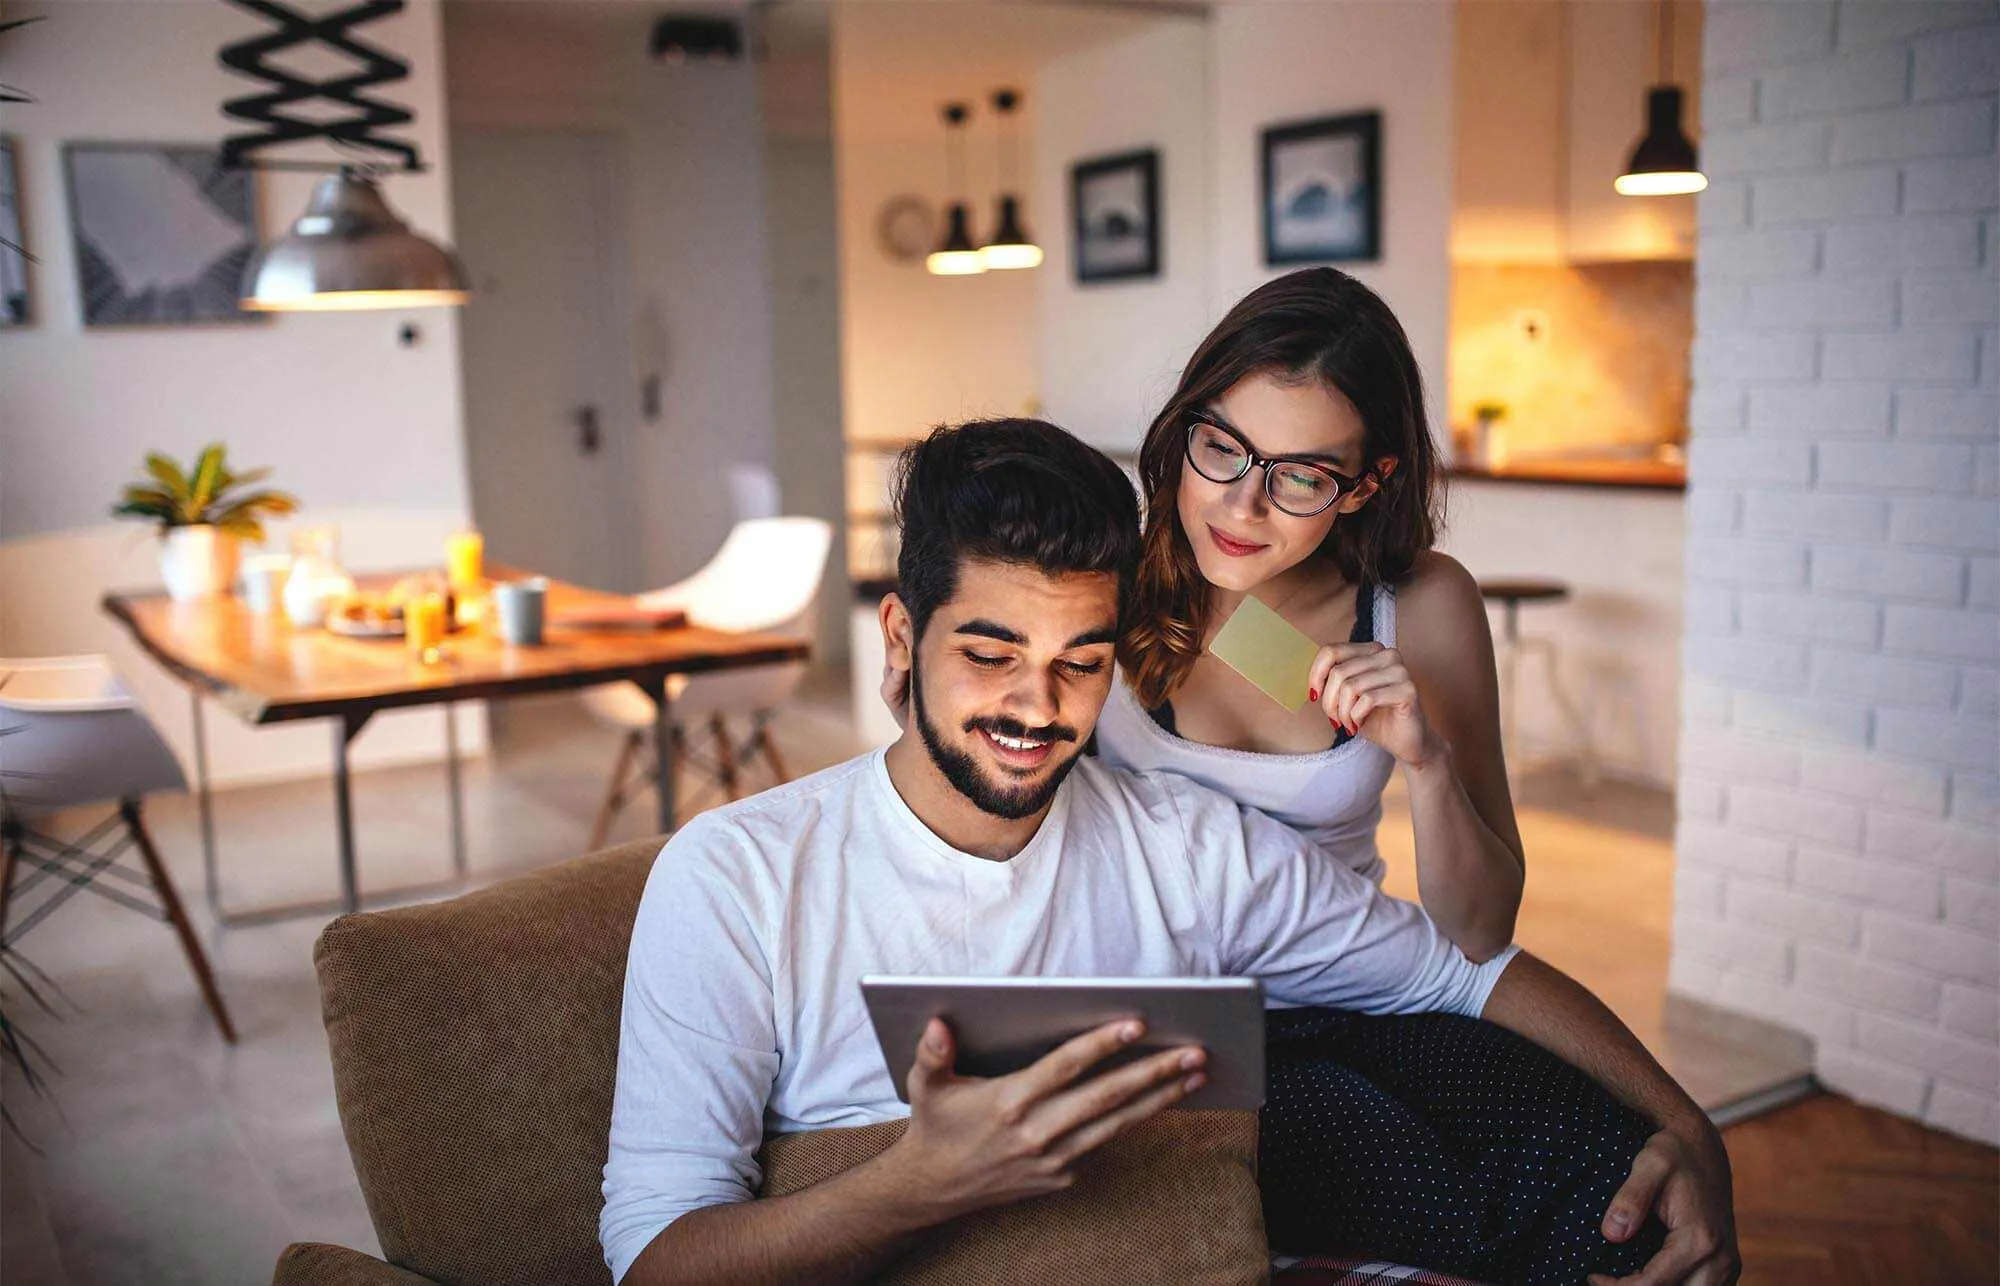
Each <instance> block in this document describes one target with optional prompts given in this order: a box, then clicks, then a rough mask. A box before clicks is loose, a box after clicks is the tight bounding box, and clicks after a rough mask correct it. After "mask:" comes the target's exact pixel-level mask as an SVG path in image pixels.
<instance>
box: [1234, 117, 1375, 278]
mask: <svg viewBox="0 0 2000 1286" xmlns="http://www.w3.org/2000/svg"><path fill="white" fill-rule="evenodd" d="M1262 153H1263V164H1262V167H1261V169H1260V172H1259V178H1260V182H1261V185H1262V198H1263V213H1264V218H1263V226H1264V263H1265V265H1266V266H1267V267H1273V268H1276V267H1282V266H1285V265H1290V264H1308V263H1354V262H1370V261H1376V260H1380V259H1381V257H1382V113H1381V112H1379V111H1367V112H1350V113H1348V114H1346V115H1342V116H1324V117H1320V118H1318V119H1315V120H1309V121H1294V122H1291V123H1288V124H1283V125H1273V126H1271V127H1269V128H1268V129H1266V130H1264V132H1263V147H1262Z"/></svg>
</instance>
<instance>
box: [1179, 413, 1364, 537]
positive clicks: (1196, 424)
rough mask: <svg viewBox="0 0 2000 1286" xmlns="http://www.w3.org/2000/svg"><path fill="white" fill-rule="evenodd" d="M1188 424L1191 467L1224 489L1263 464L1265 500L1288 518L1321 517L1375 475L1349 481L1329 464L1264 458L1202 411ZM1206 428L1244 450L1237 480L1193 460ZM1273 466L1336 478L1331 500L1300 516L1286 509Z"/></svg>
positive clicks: (1187, 450) (1184, 446) (1186, 448)
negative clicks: (1274, 487) (1200, 432)
mask: <svg viewBox="0 0 2000 1286" xmlns="http://www.w3.org/2000/svg"><path fill="white" fill-rule="evenodd" d="M1187 422H1188V424H1187V438H1186V440H1185V441H1183V442H1182V444H1181V448H1182V452H1183V453H1184V454H1185V455H1186V456H1187V462H1188V467H1189V468H1191V469H1193V470H1194V471H1195V472H1196V473H1198V474H1200V475H1201V476H1202V477H1204V478H1207V479H1208V480H1209V481H1210V482H1215V483H1220V484H1222V485H1224V486H1228V485H1229V484H1231V483H1235V482H1240V481H1242V480H1243V478H1244V476H1245V475H1246V474H1248V473H1249V472H1250V471H1251V470H1252V469H1255V468H1256V467H1258V466H1259V465H1262V466H1264V498H1265V499H1266V500H1269V501H1270V502H1271V507H1272V508H1273V509H1276V510H1277V511H1278V512H1279V513H1281V514H1285V515H1287V516H1289V517H1293V518H1317V517H1319V516H1320V515H1321V514H1323V513H1325V512H1326V511H1327V510H1329V509H1331V508H1333V507H1334V506H1335V505H1337V504H1339V503H1340V501H1341V498H1342V497H1343V496H1348V495H1352V494H1353V493H1354V492H1356V491H1358V490H1360V488H1361V483H1362V480H1363V479H1365V478H1366V477H1368V475H1369V474H1371V473H1374V472H1375V470H1373V469H1364V470H1362V471H1361V473H1360V474H1359V475H1357V476H1355V477H1351V478H1350V477H1349V476H1347V475H1346V474H1344V473H1339V472H1336V471H1335V470H1333V469H1330V468H1328V467H1327V466H1326V465H1323V464H1321V463H1320V462H1319V461H1317V460H1301V459H1299V458H1298V457H1296V456H1287V455H1261V454H1259V453H1258V451H1257V448H1256V447H1253V446H1251V445H1250V443H1249V442H1248V441H1247V440H1246V439H1245V438H1244V436H1243V435H1242V434H1241V433H1238V432H1237V431H1236V430H1235V429H1232V428H1230V427H1229V426H1228V425H1227V424H1224V423H1222V422H1221V421H1220V420H1216V419H1212V418H1210V417H1209V416H1206V415H1203V414H1202V413H1201V412H1199V411H1189V412H1188V413H1187ZM1203 425H1207V426H1208V427H1209V428H1211V429H1214V430H1215V431H1216V432H1218V433H1221V434H1223V435H1224V436H1226V437H1227V438H1228V439H1229V440H1230V441H1232V442H1234V443H1235V444H1236V445H1237V446H1239V447H1242V448H1243V458H1244V460H1245V461H1247V462H1248V463H1246V464H1245V465H1244V466H1243V467H1242V468H1241V469H1238V470H1237V471H1236V476H1235V477H1233V478H1218V477H1215V476H1213V475H1212V474H1209V473H1206V472H1204V471H1203V469H1202V467H1201V464H1200V463H1199V462H1198V461H1197V460H1196V459H1195V458H1194V433H1195V430H1196V429H1198V428H1200V427H1202V426H1203ZM1274 464H1289V465H1291V466H1293V467H1294V468H1299V469H1312V470H1314V471H1316V472H1319V473H1323V474H1325V475H1326V476H1327V477H1329V478H1332V479H1333V495H1332V497H1331V498H1329V499H1328V500H1327V502H1326V503H1325V504H1323V505H1321V506H1320V507H1319V508H1317V509H1314V510H1311V511H1309V512H1306V513H1300V512H1298V511H1297V510H1295V509H1287V508H1286V507H1285V506H1284V505H1283V504H1282V503H1281V502H1280V501H1279V500H1278V497H1277V494H1276V493H1275V492H1273V491H1272V490H1271V466H1272V465H1274Z"/></svg>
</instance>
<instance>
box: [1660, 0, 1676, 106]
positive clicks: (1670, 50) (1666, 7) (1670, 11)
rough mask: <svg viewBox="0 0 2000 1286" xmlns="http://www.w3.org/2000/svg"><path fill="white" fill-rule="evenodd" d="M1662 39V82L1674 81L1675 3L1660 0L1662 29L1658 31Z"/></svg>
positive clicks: (1669, 82)
mask: <svg viewBox="0 0 2000 1286" xmlns="http://www.w3.org/2000/svg"><path fill="white" fill-rule="evenodd" d="M1656 34H1657V35H1658V37H1659V41H1660V83H1661V84H1662V85H1671V84H1673V83H1674V3H1673V0H1660V29H1659V31H1658V32H1657V33H1656Z"/></svg>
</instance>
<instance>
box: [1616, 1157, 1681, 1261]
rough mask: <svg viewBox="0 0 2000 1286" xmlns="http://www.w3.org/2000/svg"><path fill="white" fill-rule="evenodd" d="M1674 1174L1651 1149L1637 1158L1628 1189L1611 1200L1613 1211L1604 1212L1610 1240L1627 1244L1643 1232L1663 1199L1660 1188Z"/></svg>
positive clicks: (1634, 1159)
mask: <svg viewBox="0 0 2000 1286" xmlns="http://www.w3.org/2000/svg"><path fill="white" fill-rule="evenodd" d="M1672 1170H1673V1167H1672V1166H1671V1165H1669V1164H1668V1162H1667V1160H1666V1159H1665V1158H1664V1157H1662V1156H1661V1155H1660V1154H1659V1153H1657V1152H1655V1151H1654V1150H1653V1149H1652V1148H1650V1147H1648V1148H1645V1149H1643V1150H1641V1151H1640V1153H1639V1155H1638V1156H1637V1157H1635V1158H1633V1160H1632V1173H1631V1174H1630V1175H1628V1176H1626V1179H1625V1183H1624V1185H1623V1186H1621V1187H1620V1188H1619V1189H1618V1192H1617V1195H1615V1196H1613V1197H1612V1198H1611V1205H1610V1208H1609V1209H1607V1210H1606V1211H1605V1212H1604V1225H1603V1231H1604V1235H1605V1237H1606V1238H1607V1239H1609V1240H1611V1241H1624V1240H1626V1239H1627V1238H1629V1237H1630V1236H1631V1235H1632V1234H1633V1233H1635V1232H1637V1231H1639V1226H1640V1225H1641V1224H1643V1223H1645V1222H1646V1216H1647V1215H1648V1214H1651V1213H1652V1210H1653V1205H1654V1203H1655V1202H1657V1201H1658V1200H1659V1199H1660V1188H1661V1187H1662V1186H1663V1185H1665V1183H1666V1181H1667V1175H1668V1174H1670V1173H1671V1172H1672Z"/></svg>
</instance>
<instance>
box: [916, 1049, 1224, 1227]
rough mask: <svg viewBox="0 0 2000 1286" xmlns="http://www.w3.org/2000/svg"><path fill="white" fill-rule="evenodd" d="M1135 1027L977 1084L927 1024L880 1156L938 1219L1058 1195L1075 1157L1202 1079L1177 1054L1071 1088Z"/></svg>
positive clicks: (1194, 1053)
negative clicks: (903, 1116)
mask: <svg viewBox="0 0 2000 1286" xmlns="http://www.w3.org/2000/svg"><path fill="white" fill-rule="evenodd" d="M1144 1031H1145V1027H1144V1026H1143V1024H1141V1023H1138V1022H1136V1021H1122V1022H1116V1023H1107V1024H1106V1025H1104V1026H1102V1027H1099V1028H1097V1029H1095V1030H1094V1031H1089V1032H1085V1033H1084V1034H1083V1035H1081V1036H1078V1037H1076V1038H1075V1039H1074V1040H1071V1041H1069V1042H1068V1043H1067V1044H1065V1045H1063V1046H1061V1047H1060V1048H1058V1049H1056V1050H1055V1051H1054V1052H1052V1053H1050V1054H1048V1055H1046V1056H1045V1057H1043V1058H1042V1059H1041V1061H1039V1062H1037V1063H1035V1064H1034V1065H1033V1066H1031V1067H1026V1068H1023V1069H1022V1070H1020V1071H1018V1072H1015V1073H1013V1074H1012V1075H1010V1076H998V1077H993V1078H991V1079H986V1078H980V1077H971V1076H959V1075H957V1074H956V1073H954V1072H953V1070H952V1066H953V1062H954V1060H955V1058H956V1051H955V1046H954V1043H953V1041H952V1036H951V1030H950V1029H949V1028H948V1027H946V1025H945V1024H944V1022H943V1020H941V1019H936V1018H934V1019H932V1020H931V1021H930V1023H929V1025H927V1026H926V1027H925V1028H924V1035H923V1039H922V1040H921V1041H920V1042H919V1043H918V1047H917V1059H916V1064H915V1066H913V1067H912V1068H911V1069H910V1079H909V1089H910V1125H909V1128H908V1129H907V1130H906V1131H905V1132H904V1134H903V1137H902V1138H901V1139H899V1140H897V1141H896V1144H895V1146H894V1147H892V1148H891V1149H890V1150H889V1151H888V1152H887V1153H884V1154H883V1157H882V1158H881V1159H882V1160H883V1161H884V1162H885V1163H888V1164H891V1165H893V1166H894V1167H895V1171H896V1173H897V1175H898V1179H899V1182H900V1183H902V1184H906V1185H907V1192H908V1195H909V1197H910V1199H911V1200H912V1201H916V1202H921V1203H924V1204H927V1205H930V1206H932V1207H934V1208H935V1209H936V1210H937V1211H938V1212H939V1214H940V1218H941V1219H943V1218H953V1217H956V1216H958V1215H961V1214H966V1213H969V1212H971V1211H974V1210H979V1209H983V1208H985V1207H987V1206H997V1205H1004V1204H1006V1203H1009V1202H1013V1201H1021V1200H1025V1199H1026V1198H1028V1197H1036V1196H1041V1195H1042V1194H1044V1193H1049V1192H1055V1191H1058V1190H1060V1189H1063V1188H1067V1187H1068V1186H1069V1185H1070V1184H1071V1183H1073V1182H1074V1181H1075V1175H1074V1171H1073V1169H1072V1167H1073V1166H1074V1165H1075V1163H1076V1161H1077V1160H1078V1158H1080V1157H1082V1156H1083V1155H1085V1154H1086V1153H1088V1152H1090V1151H1091V1150H1092V1149H1094V1148H1097V1147H1100V1146H1102V1145H1103V1144H1105V1143H1107V1142H1109V1141H1110V1140H1111V1139H1113V1138H1114V1137H1116V1136H1117V1135H1118V1134H1119V1133H1120V1132H1121V1131H1123V1130H1125V1129H1127V1128H1129V1127H1130V1126H1132V1125H1134V1124H1136V1123H1138V1122H1140V1121H1143V1120H1145V1119H1146V1118H1147V1117H1149V1116H1152V1115H1153V1114H1154V1113H1156V1112H1159V1111H1162V1110H1163V1109H1165V1108H1168V1107H1171V1106H1173V1105H1174V1104H1175V1103H1178V1102H1179V1101H1181V1100H1182V1099H1184V1098H1186V1097H1187V1096H1188V1095H1189V1094H1192V1093H1193V1092H1194V1091H1196V1090H1198V1089H1200V1088H1201V1087H1202V1085H1203V1084H1205V1083H1206V1081H1207V1076H1206V1075H1205V1074H1204V1073H1203V1072H1202V1071H1201V1070H1200V1069H1201V1067H1202V1066H1203V1064H1204V1063H1205V1062H1206V1061H1207V1055H1206V1054H1205V1053H1204V1052H1203V1051H1202V1050H1201V1049H1199V1048H1197V1047H1194V1046H1183V1047H1180V1048H1176V1049H1170V1050H1166V1051H1164V1052H1163V1053H1159V1054H1154V1055H1152V1056H1150V1057H1147V1058H1143V1059H1140V1060H1138V1061H1137V1062H1134V1063H1131V1064H1129V1065H1128V1066H1125V1067H1120V1068H1118V1069H1117V1070H1116V1071H1110V1072H1105V1073H1103V1074H1101V1075H1098V1076H1095V1077H1092V1078H1091V1079H1089V1080H1087V1081H1084V1082H1083V1083H1082V1084H1077V1081H1078V1080H1079V1079H1080V1078H1081V1077H1083V1075H1084V1074H1085V1073H1086V1072H1088V1071H1089V1070H1090V1069H1091V1068H1093V1067H1095V1066H1096V1065H1097V1064H1098V1063H1101V1062H1103V1061H1104V1059H1105V1058H1107V1057H1109V1056H1110V1055H1111V1054H1113V1053H1116V1052H1117V1051H1118V1050H1120V1049H1123V1048H1125V1047H1126V1046H1127V1045H1130V1044H1131V1043H1132V1042H1133V1041H1135V1040H1137V1039H1139V1037H1140V1036H1141V1035H1142V1034H1144Z"/></svg>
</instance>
